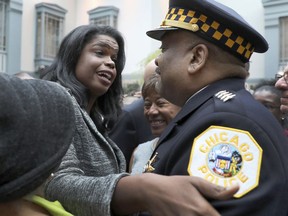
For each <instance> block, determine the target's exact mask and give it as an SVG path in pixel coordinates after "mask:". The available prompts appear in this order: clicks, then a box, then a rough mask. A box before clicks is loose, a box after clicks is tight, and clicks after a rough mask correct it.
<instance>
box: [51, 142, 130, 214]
mask: <svg viewBox="0 0 288 216" xmlns="http://www.w3.org/2000/svg"><path fill="white" fill-rule="evenodd" d="M82 160H85V159H84V158H83V159H82ZM84 163H85V162H84ZM81 164H82V165H81ZM81 166H83V161H80V160H79V159H78V157H77V155H76V150H75V148H74V145H73V144H72V145H71V147H70V148H69V150H68V152H67V154H66V155H65V157H64V158H63V161H62V163H61V165H60V167H59V169H58V171H57V172H56V173H55V174H54V177H53V178H52V179H51V180H50V181H49V182H48V183H47V184H46V187H45V196H46V197H47V198H48V199H49V200H58V201H60V202H61V204H62V205H63V206H64V208H65V209H66V210H68V211H69V212H71V213H72V214H74V215H77V216H91V215H93V216H96V215H99V216H100V215H101V216H110V215H112V213H111V210H110V203H111V199H112V196H113V192H114V189H115V185H116V183H117V182H118V180H119V179H120V178H121V177H124V176H126V175H128V174H127V173H122V174H109V175H106V174H105V175H103V176H100V175H99V176H92V175H91V176H89V175H87V172H86V174H85V172H84V171H83V170H82V169H81V168H80V167H81ZM102 167H103V166H102ZM95 169H97V167H96V168H95ZM103 169H105V166H104V167H103ZM98 171H99V170H98ZM104 173H105V172H104ZM111 173H113V172H111Z"/></svg>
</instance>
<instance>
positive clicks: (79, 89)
mask: <svg viewBox="0 0 288 216" xmlns="http://www.w3.org/2000/svg"><path fill="white" fill-rule="evenodd" d="M147 35H148V36H149V37H151V38H152V39H156V40H159V41H160V43H161V54H160V55H159V56H158V57H156V59H154V60H153V61H152V62H150V63H149V64H148V65H147V67H146V68H145V69H146V71H145V78H144V84H143V87H142V97H141V98H139V99H138V100H137V101H135V102H134V103H133V104H131V105H129V106H128V107H123V106H122V95H123V90H122V77H121V72H122V71H123V69H124V66H125V42H124V39H123V37H122V35H121V33H120V32H119V31H118V30H116V29H114V28H112V27H109V26H96V25H83V26H79V27H77V28H75V29H74V30H72V31H71V32H70V33H69V34H68V35H66V36H65V38H64V39H63V40H62V42H61V44H60V47H59V50H58V53H57V56H56V58H55V59H54V61H53V63H52V64H51V65H50V66H49V67H47V68H45V69H44V70H43V71H42V72H41V76H40V78H39V79H38V78H34V77H29V76H25V74H24V75H23V74H22V73H19V74H17V75H15V76H10V75H6V74H0V89H1V91H0V100H1V103H0V133H1V139H0V149H1V151H0V156H1V157H0V160H1V161H2V162H1V167H2V168H1V169H0V179H1V180H0V182H1V183H0V212H1V213H0V214H1V215H7V216H8V215H16V216H28V215H29V216H30V215H31V216H40V215H53V216H66V215H67V216H69V215H77V216H95V215H101V216H111V215H139V216H144V215H146V216H147V215H161V216H175V215H203V216H204V215H205V216H216V215H223V216H229V215H253V216H264V215H267V216H268V215H277V216H287V215H288V206H287V205H286V203H287V202H288V194H287V190H288V184H287V182H288V158H287V157H286V153H287V152H288V145H287V144H288V143H287V132H286V129H287V128H286V127H287V125H286V118H287V113H288V67H287V68H285V70H284V71H283V73H282V74H277V77H276V78H277V79H275V80H273V82H270V81H269V82H268V81H265V82H261V83H259V85H257V86H255V88H254V89H253V92H252V93H251V92H249V91H247V89H246V79H247V77H248V76H249V72H248V70H249V69H247V65H249V60H250V57H251V55H252V54H253V52H259V53H264V52H266V51H267V49H268V44H267V42H266V40H265V39H264V37H263V36H262V35H261V34H259V33H258V32H257V31H256V30H254V29H253V28H252V27H251V26H250V25H249V24H248V23H247V22H246V21H245V20H244V19H243V18H242V17H241V16H240V15H238V14H237V13H236V12H235V11H233V10H232V9H231V8H228V7H226V6H225V5H222V4H220V3H218V2H216V1H214V0H189V1H187V0H170V1H169V9H168V11H167V15H166V17H165V19H164V21H163V22H162V24H161V26H160V27H159V28H156V29H153V30H149V31H147ZM263 105H264V106H263ZM283 129H284V133H283Z"/></svg>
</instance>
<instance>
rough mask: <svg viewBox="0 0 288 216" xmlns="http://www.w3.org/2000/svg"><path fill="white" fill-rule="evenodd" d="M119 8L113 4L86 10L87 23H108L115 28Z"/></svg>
mask: <svg viewBox="0 0 288 216" xmlns="http://www.w3.org/2000/svg"><path fill="white" fill-rule="evenodd" d="M118 13H119V9H118V8H116V7H114V6H103V7H97V8H95V9H93V10H90V11H88V14H89V23H90V24H92V25H99V26H104V25H109V26H112V27H114V28H117V20H118Z"/></svg>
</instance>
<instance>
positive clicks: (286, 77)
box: [275, 71, 288, 85]
mask: <svg viewBox="0 0 288 216" xmlns="http://www.w3.org/2000/svg"><path fill="white" fill-rule="evenodd" d="M282 77H284V80H285V82H286V84H287V85H288V71H285V72H281V73H279V72H278V73H277V74H275V79H276V81H278V80H279V79H281V78H282Z"/></svg>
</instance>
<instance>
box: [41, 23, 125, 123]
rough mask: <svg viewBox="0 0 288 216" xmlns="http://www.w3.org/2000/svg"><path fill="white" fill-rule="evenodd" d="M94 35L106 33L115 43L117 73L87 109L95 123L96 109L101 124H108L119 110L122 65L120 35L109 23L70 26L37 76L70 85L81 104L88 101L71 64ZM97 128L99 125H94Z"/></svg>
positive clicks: (74, 64) (123, 51)
mask: <svg viewBox="0 0 288 216" xmlns="http://www.w3.org/2000/svg"><path fill="white" fill-rule="evenodd" d="M96 35H107V36H110V37H112V38H114V39H115V40H116V41H117V43H118V46H119V51H118V54H117V61H116V62H115V66H116V71H117V75H116V78H115V80H114V82H113V84H112V85H111V87H110V88H109V90H108V91H107V92H106V93H105V94H104V95H102V96H100V97H99V98H98V99H97V107H96V104H95V105H94V107H93V108H92V110H91V117H92V119H93V121H94V122H95V123H96V124H97V125H98V126H99V121H98V120H97V119H99V113H101V115H103V117H104V122H103V124H102V123H101V124H102V125H103V126H104V125H105V127H107V128H111V127H112V126H113V125H114V123H115V121H116V120H117V118H118V116H119V115H120V113H121V102H122V94H123V89H122V76H121V73H122V71H123V69H124V65H125V60H126V59H125V50H124V39H123V37H122V35H121V33H120V32H119V31H117V30H116V29H114V28H112V27H110V26H95V25H83V26H79V27H77V28H75V29H74V30H72V31H71V32H70V33H69V34H68V35H67V36H66V37H65V38H64V39H63V41H62V42H61V45H60V48H59V51H58V53H57V56H56V58H55V60H54V62H53V63H52V64H51V66H49V67H47V68H46V69H45V70H44V71H43V73H42V74H41V75H40V78H42V79H46V80H50V81H55V82H58V83H60V84H61V85H62V86H64V87H66V88H68V89H70V91H71V92H72V94H73V95H74V97H75V98H76V100H77V102H78V103H79V104H80V106H81V107H86V106H87V104H88V97H89V93H88V90H87V88H86V87H85V86H84V85H83V84H82V83H80V82H79V81H78V80H77V78H76V75H75V68H76V65H77V63H78V60H79V58H80V55H81V53H82V50H83V49H84V47H85V46H86V45H87V44H88V43H89V42H90V41H91V40H92V39H93V38H95V36H96ZM98 129H99V128H98Z"/></svg>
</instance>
